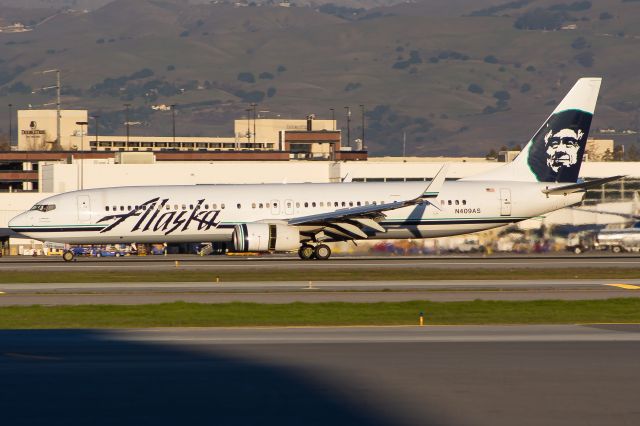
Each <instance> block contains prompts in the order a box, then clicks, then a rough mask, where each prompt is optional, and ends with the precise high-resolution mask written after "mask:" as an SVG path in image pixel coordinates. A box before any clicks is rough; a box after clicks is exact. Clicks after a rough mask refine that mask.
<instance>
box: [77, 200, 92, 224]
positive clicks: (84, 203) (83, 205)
mask: <svg viewBox="0 0 640 426" xmlns="http://www.w3.org/2000/svg"><path fill="white" fill-rule="evenodd" d="M78 222H79V223H90V222H91V203H90V201H89V196H88V195H79V196H78Z"/></svg>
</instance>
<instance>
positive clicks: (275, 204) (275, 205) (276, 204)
mask: <svg viewBox="0 0 640 426" xmlns="http://www.w3.org/2000/svg"><path fill="white" fill-rule="evenodd" d="M267 207H269V206H268V205H267ZM273 207H278V203H273Z"/></svg>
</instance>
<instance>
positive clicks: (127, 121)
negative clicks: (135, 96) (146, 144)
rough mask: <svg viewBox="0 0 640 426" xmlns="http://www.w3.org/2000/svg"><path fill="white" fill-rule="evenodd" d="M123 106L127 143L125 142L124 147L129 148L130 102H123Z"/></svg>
mask: <svg viewBox="0 0 640 426" xmlns="http://www.w3.org/2000/svg"><path fill="white" fill-rule="evenodd" d="M124 106H125V108H126V110H125V113H124V117H125V118H124V119H125V122H124V124H125V126H126V128H127V143H126V145H127V147H126V149H129V108H130V107H131V104H124Z"/></svg>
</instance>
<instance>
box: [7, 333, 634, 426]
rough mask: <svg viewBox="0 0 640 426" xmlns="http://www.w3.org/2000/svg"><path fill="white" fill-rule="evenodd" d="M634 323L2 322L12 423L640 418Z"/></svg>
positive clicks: (599, 421) (601, 421) (452, 422)
mask: <svg viewBox="0 0 640 426" xmlns="http://www.w3.org/2000/svg"><path fill="white" fill-rule="evenodd" d="M639 350H640V326H638V325H586V326H575V325H574V326H572V325H566V326H506V327H504V326H503V327H499V326H449V327H345V328H335V327H328V328H262V329H260V328H258V329H256V328H253V329H233V328H228V329H147V330H51V331H49V330H24V331H11V330H8V331H0V377H2V383H3V386H2V387H0V409H1V410H2V419H3V421H4V422H6V423H7V424H12V425H14V424H16V425H17V424H45V423H46V424H53V425H58V424H60V425H63V424H64V425H68V424H92V425H113V424H120V425H129V424H131V425H133V424H135V425H138V424H159V425H165V424H166V425H169V424H171V425H174V424H194V423H202V424H221V425H246V424H279V425H300V424H305V425H326V424H337V425H355V424H357V425H365V426H369V425H416V424H420V425H458V426H466V425H474V426H475V425H480V426H482V425H492V426H495V425H498V426H500V425H514V424H518V425H540V424H545V425H563V426H564V425H584V424H599V425H600V424H612V425H613V424H615V425H625V424H627V425H635V424H639V423H640V411H639V410H638V408H637V391H638V383H640V363H638V357H637V354H638V353H639Z"/></svg>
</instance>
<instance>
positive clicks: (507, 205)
mask: <svg viewBox="0 0 640 426" xmlns="http://www.w3.org/2000/svg"><path fill="white" fill-rule="evenodd" d="M500 216H511V190H510V189H508V188H500Z"/></svg>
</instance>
